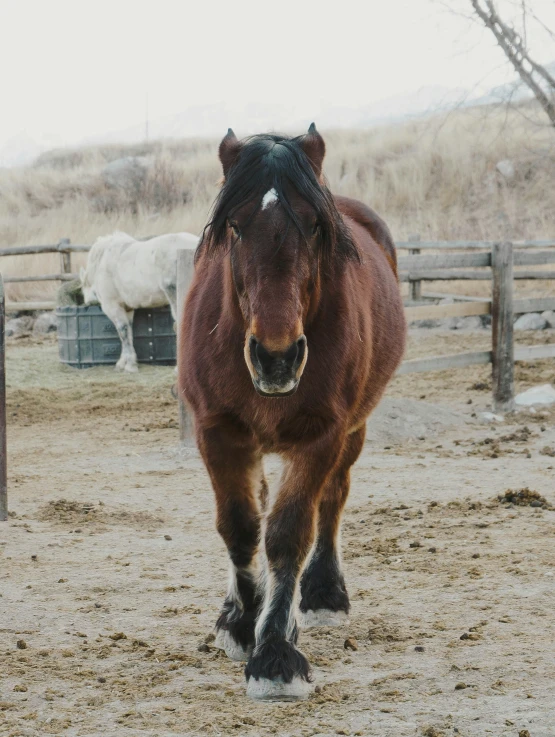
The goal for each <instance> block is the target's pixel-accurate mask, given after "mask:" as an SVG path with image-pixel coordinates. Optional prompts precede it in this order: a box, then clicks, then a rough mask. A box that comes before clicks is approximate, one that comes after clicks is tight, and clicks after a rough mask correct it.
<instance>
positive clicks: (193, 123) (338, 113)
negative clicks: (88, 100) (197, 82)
mask: <svg viewBox="0 0 555 737" xmlns="http://www.w3.org/2000/svg"><path fill="white" fill-rule="evenodd" d="M547 68H548V69H549V71H551V72H552V73H553V74H555V61H553V62H551V63H550V64H548V65H547ZM530 97H531V93H530V91H529V90H528V88H527V87H526V86H525V85H524V84H523V83H522V82H521V81H520V80H518V79H516V80H514V81H513V82H511V83H509V84H507V85H501V86H498V87H495V88H492V89H491V90H490V91H489V92H487V93H486V94H485V95H476V94H474V93H473V92H471V91H469V90H467V89H464V88H461V87H453V88H450V87H442V86H437V85H433V86H423V87H421V88H420V89H418V90H416V91H414V92H410V93H406V94H398V95H392V96H391V97H387V98H385V99H382V100H378V101H377V102H372V103H365V102H364V101H361V104H360V105H356V106H334V105H329V104H324V103H323V104H322V105H321V106H320V107H319V108H317V109H315V108H314V107H313V106H311V107H306V108H303V107H302V106H299V105H298V104H296V103H291V106H290V107H287V106H285V107H284V106H283V105H281V104H264V103H248V104H246V105H245V104H243V103H241V102H240V101H238V102H229V101H225V102H223V101H216V102H213V103H211V104H209V105H196V106H192V107H190V108H187V109H186V110H184V111H183V112H180V113H176V114H175V115H170V116H166V117H163V118H153V119H152V120H149V138H150V139H151V140H163V139H178V138H188V137H198V136H202V137H218V136H220V135H222V132H223V131H225V130H226V129H227V128H228V127H229V126H232V127H233V128H234V129H235V130H236V132H237V134H238V135H239V136H244V135H249V134H252V133H256V132H260V131H270V130H280V131H283V132H300V131H302V130H303V129H304V128H305V127H306V126H307V125H308V124H309V123H310V122H311V121H312V120H315V121H316V122H317V124H318V127H319V128H320V129H322V130H325V129H347V128H348V129H366V128H370V127H372V126H375V125H381V124H384V123H398V122H403V121H406V120H408V119H411V118H419V117H422V116H425V115H430V114H433V113H438V112H444V111H446V110H451V109H454V108H457V107H468V106H476V105H489V104H496V103H499V102H500V101H501V100H505V99H508V98H511V99H512V100H513V101H515V102H518V101H525V100H527V99H529V98H530ZM144 139H145V123H144V121H141V122H140V123H137V125H134V126H131V127H129V128H125V129H122V130H116V131H110V132H104V133H102V134H99V135H97V136H94V137H89V138H86V139H83V140H81V141H79V142H78V143H77V144H76V146H89V145H94V144H103V143H129V144H133V143H139V142H143V141H144ZM61 146H63V142H62V141H57V140H52V139H51V138H48V137H47V138H43V139H40V140H35V139H33V138H31V137H30V136H28V135H27V134H25V133H24V132H23V133H21V134H20V135H18V136H16V137H14V138H12V139H11V140H10V141H8V142H7V143H6V144H5V145H4V146H3V147H2V148H0V167H2V166H3V167H13V166H23V165H26V164H29V163H31V162H32V161H33V159H34V158H35V157H36V156H37V155H38V154H40V153H41V152H43V151H46V150H48V149H50V148H54V147H61Z"/></svg>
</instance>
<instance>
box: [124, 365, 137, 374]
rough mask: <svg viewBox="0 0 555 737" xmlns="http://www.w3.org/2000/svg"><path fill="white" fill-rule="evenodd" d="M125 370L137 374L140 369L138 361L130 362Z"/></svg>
mask: <svg viewBox="0 0 555 737" xmlns="http://www.w3.org/2000/svg"><path fill="white" fill-rule="evenodd" d="M125 370H126V371H127V373H128V374H136V373H137V372H138V370H139V367H138V366H137V364H136V363H128V364H126V366H125Z"/></svg>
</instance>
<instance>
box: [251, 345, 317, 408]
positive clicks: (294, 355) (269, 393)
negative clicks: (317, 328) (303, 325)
mask: <svg viewBox="0 0 555 737" xmlns="http://www.w3.org/2000/svg"><path fill="white" fill-rule="evenodd" d="M248 350H249V358H250V362H251V364H252V367H253V369H254V375H253V376H252V382H253V384H254V388H255V389H256V391H257V392H258V393H259V394H261V395H262V396H263V397H288V396H290V395H291V394H294V393H295V392H296V391H297V387H298V386H299V381H300V378H301V374H302V372H303V369H304V365H305V362H306V354H307V348H306V338H305V336H304V335H301V337H300V338H298V339H297V340H296V341H295V342H294V343H292V344H291V345H290V346H289V348H287V350H285V351H283V352H278V351H268V350H267V349H266V348H265V347H264V346H263V345H262V343H260V342H259V341H258V340H257V339H256V338H255V337H254V335H251V337H250V338H249V345H248Z"/></svg>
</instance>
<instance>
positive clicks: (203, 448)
mask: <svg viewBox="0 0 555 737" xmlns="http://www.w3.org/2000/svg"><path fill="white" fill-rule="evenodd" d="M324 153H325V145H324V141H323V139H322V137H321V136H320V134H319V133H318V132H317V130H316V128H315V126H314V124H312V125H311V126H310V128H309V131H308V133H307V134H306V135H304V136H299V137H297V138H288V137H284V136H277V135H260V136H253V137H251V138H248V139H246V140H244V141H239V140H237V138H236V137H235V135H234V133H233V131H231V129H230V130H229V131H228V133H227V135H226V136H225V138H224V139H223V140H222V142H221V144H220V150H219V154H220V160H221V162H222V165H223V171H224V182H223V186H222V189H221V191H220V193H219V196H218V198H217V200H216V202H215V204H214V208H213V211H212V216H211V219H210V222H209V223H208V225H207V226H206V228H205V231H204V235H203V238H202V240H201V243H200V245H199V248H198V251H197V256H196V269H195V276H194V280H193V283H192V285H191V289H190V291H189V294H188V297H187V301H186V305H185V309H184V315H183V320H182V332H181V336H180V371H179V386H180V391H181V393H182V395H183V396H184V397H185V399H186V401H187V403H188V404H189V406H190V407H191V409H192V411H193V414H194V423H195V430H196V439H197V444H198V447H199V450H200V452H201V454H202V457H203V459H204V462H205V464H206V467H207V469H208V473H209V474H210V478H211V481H212V485H213V487H214V491H215V494H216V503H217V529H218V531H219V533H220V535H221V536H222V538H223V539H224V542H225V544H226V546H227V549H228V552H229V557H230V570H231V572H230V583H229V590H228V594H227V597H226V599H225V601H224V604H223V608H222V611H221V614H220V617H219V619H218V621H217V624H216V629H217V640H216V642H217V644H218V645H219V646H220V647H222V648H223V649H225V651H226V653H227V654H228V655H229V657H231V658H234V659H244V660H247V661H248V662H247V666H246V670H245V674H246V678H247V693H248V694H249V695H250V696H251V697H253V698H260V699H280V700H281V699H296V698H303V697H304V696H306V694H307V693H308V691H309V681H310V675H309V664H308V661H307V660H306V658H305V657H304V655H303V654H302V653H301V652H300V651H299V650H298V649H297V648H296V642H297V638H298V629H297V622H298V619H299V618H298V609H300V624H304V625H306V626H316V625H330V624H338V623H341V622H342V621H344V620H345V618H346V616H347V614H348V612H349V598H348V595H347V590H346V588H345V582H344V578H343V574H342V571H341V563H340V560H341V556H340V550H339V529H340V521H341V515H342V512H343V507H344V505H345V502H346V499H347V495H348V493H349V474H350V468H351V466H352V465H353V463H354V462H355V461H356V459H357V458H358V456H359V454H360V451H361V449H362V447H363V443H364V434H365V427H366V418H367V417H368V415H369V413H370V412H371V411H372V410H373V409H374V407H375V406H376V404H377V403H378V401H379V400H380V397H381V396H382V394H383V392H384V389H385V387H386V385H387V383H388V381H389V380H390V378H391V377H392V376H393V374H394V372H395V369H396V368H397V366H398V364H399V362H400V360H401V357H402V354H403V350H404V345H405V333H406V326H405V319H404V314H403V305H402V301H401V298H400V293H399V287H398V282H397V275H396V257H395V247H394V244H393V241H392V238H391V235H390V233H389V230H388V228H387V226H386V225H385V223H384V222H383V221H382V220H381V219H380V218H379V217H378V215H376V214H375V213H374V212H373V211H372V210H370V209H369V208H368V207H366V206H365V205H363V204H361V203H360V202H356V201H354V200H350V199H346V198H340V197H333V196H332V195H331V193H330V192H329V190H328V188H327V186H326V184H325V182H324V180H323V177H322V161H323V158H324ZM266 453H279V454H280V455H281V457H282V459H283V462H284V468H283V473H282V477H281V481H280V486H279V490H278V491H277V494H276V497H275V499H274V500H273V504H272V505H271V507H270V508H269V509H268V510H267V509H266V507H267V506H268V501H267V496H268V489H267V485H266V481H265V479H264V471H263V466H262V458H263V456H264V454H266ZM309 553H311V555H310V559H309V561H308V563H307V565H306V566H305V562H306V560H307V557H308V555H309ZM303 567H304V572H303ZM301 572H302V577H301ZM299 589H300V603H297V592H298V591H299Z"/></svg>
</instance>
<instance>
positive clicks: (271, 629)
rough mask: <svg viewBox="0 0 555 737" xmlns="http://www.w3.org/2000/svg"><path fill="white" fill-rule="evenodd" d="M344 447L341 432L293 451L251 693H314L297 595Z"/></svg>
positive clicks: (280, 502) (275, 522)
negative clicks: (323, 495) (300, 640)
mask: <svg viewBox="0 0 555 737" xmlns="http://www.w3.org/2000/svg"><path fill="white" fill-rule="evenodd" d="M340 449H341V441H340V440H339V439H338V438H337V437H336V436H331V435H328V436H327V437H325V438H323V439H320V440H318V441H314V442H312V443H310V444H308V445H307V444H303V445H302V446H299V447H298V448H297V449H295V450H294V451H293V452H291V453H288V455H287V459H286V460H287V464H286V467H285V470H284V473H283V478H282V482H281V488H280V490H279V493H278V496H277V498H276V501H275V504H274V506H273V508H272V510H271V511H270V513H269V515H268V519H267V525H266V534H265V554H266V566H267V570H266V573H265V595H264V605H263V608H262V611H261V612H260V615H259V617H258V621H257V623H256V645H255V649H254V651H253V653H252V655H251V657H250V659H249V661H248V663H247V667H246V669H245V675H246V677H247V694H248V695H249V696H250V697H251V698H255V699H268V700H294V699H301V698H305V697H306V696H307V695H308V692H309V680H310V677H309V670H310V669H309V664H308V661H307V659H306V658H305V656H304V655H303V654H302V653H301V652H300V651H299V650H297V648H296V647H295V643H296V641H297V621H296V594H297V589H298V579H299V574H300V571H301V570H302V566H303V564H304V561H305V559H306V556H307V555H308V552H309V550H310V547H311V545H312V541H313V535H314V522H315V518H316V514H317V508H318V500H319V496H320V492H321V489H322V486H323V485H324V483H325V481H326V477H327V476H328V474H329V473H330V472H331V470H332V469H333V466H334V464H335V461H336V460H337V457H338V454H339V451H340Z"/></svg>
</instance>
